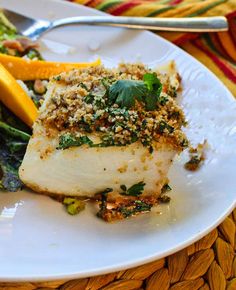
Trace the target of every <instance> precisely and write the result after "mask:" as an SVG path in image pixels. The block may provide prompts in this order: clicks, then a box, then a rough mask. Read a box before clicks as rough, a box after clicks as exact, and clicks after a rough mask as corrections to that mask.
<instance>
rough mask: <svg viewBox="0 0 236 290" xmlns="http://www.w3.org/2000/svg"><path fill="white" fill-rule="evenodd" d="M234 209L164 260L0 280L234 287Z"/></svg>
mask: <svg viewBox="0 0 236 290" xmlns="http://www.w3.org/2000/svg"><path fill="white" fill-rule="evenodd" d="M235 230H236V209H235V210H234V211H233V212H232V214H231V215H230V216H229V217H227V218H226V219H225V220H224V222H223V223H222V224H221V225H220V226H219V227H218V228H217V229H214V230H213V231H212V232H210V233H209V234H208V235H206V236H205V237H204V238H202V239H201V240H199V241H198V242H196V243H195V244H193V245H191V246H189V247H188V248H186V249H184V250H182V251H180V252H178V253H176V254H173V255H171V256H169V257H166V258H165V259H160V260H157V261H155V262H152V263H149V264H146V265H143V266H139V267H136V268H133V269H129V270H125V271H120V272H116V273H111V274H107V275H102V276H97V277H91V278H85V279H78V280H71V281H62V280H61V281H53V282H40V283H30V282H28V283H0V289H4V290H11V289H19V290H33V289H37V290H50V289H60V290H141V289H146V290H168V289H171V290H198V289H199V290H208V289H211V290H224V289H227V290H235V289H236V255H235V250H236V243H235V234H236V231H235Z"/></svg>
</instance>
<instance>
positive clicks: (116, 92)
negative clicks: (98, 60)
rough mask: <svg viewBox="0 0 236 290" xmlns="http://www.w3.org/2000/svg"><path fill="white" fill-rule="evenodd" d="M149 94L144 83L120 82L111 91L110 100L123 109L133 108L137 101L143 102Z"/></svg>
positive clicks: (112, 86)
mask: <svg viewBox="0 0 236 290" xmlns="http://www.w3.org/2000/svg"><path fill="white" fill-rule="evenodd" d="M146 93H147V87H146V85H145V83H144V82H143V81H134V80H118V81H116V82H115V83H114V84H112V85H111V87H110V89H109V100H110V102H111V103H116V104H118V105H119V106H121V107H122V108H124V107H126V108H127V109H128V108H131V107H132V106H134V104H135V99H137V100H138V101H142V99H143V96H145V95H146Z"/></svg>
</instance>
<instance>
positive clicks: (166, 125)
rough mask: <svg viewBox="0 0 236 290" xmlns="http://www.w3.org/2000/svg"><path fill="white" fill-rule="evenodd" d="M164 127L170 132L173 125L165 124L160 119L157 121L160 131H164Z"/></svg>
mask: <svg viewBox="0 0 236 290" xmlns="http://www.w3.org/2000/svg"><path fill="white" fill-rule="evenodd" d="M165 129H166V130H167V131H168V132H169V133H172V132H173V131H174V127H172V126H170V125H169V124H167V123H166V122H165V121H160V123H159V131H160V132H161V133H164V131H165Z"/></svg>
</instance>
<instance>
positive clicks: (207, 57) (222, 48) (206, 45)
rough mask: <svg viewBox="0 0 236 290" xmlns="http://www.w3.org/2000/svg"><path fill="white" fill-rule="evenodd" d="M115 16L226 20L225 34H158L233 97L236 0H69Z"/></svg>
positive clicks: (235, 52) (235, 72)
mask: <svg viewBox="0 0 236 290" xmlns="http://www.w3.org/2000/svg"><path fill="white" fill-rule="evenodd" d="M70 1H71V2H74V3H79V4H83V5H86V6H89V7H92V8H95V9H99V10H101V11H104V12H107V13H110V14H112V15H116V16H118V15H119V16H120V15H122V16H147V17H150V16H152V17H172V16H173V17H194V16H216V15H217V16H219V15H224V16H226V17H227V19H228V21H229V25H230V29H229V31H228V32H218V33H202V34H197V33H175V32H160V33H158V34H159V35H161V36H163V37H165V38H166V39H168V40H170V41H172V42H173V43H175V44H176V45H178V46H180V47H181V48H183V49H184V50H186V51H187V52H188V53H190V54H191V55H193V56H194V57H196V58H197V59H198V60H199V61H201V62H202V63H203V64H204V65H205V66H207V67H208V68H209V69H210V70H212V71H213V72H214V73H215V74H216V75H217V76H218V78H219V79H221V81H222V82H223V83H224V84H225V85H226V86H227V87H228V88H229V89H230V90H231V92H232V93H233V94H234V96H236V0H159V1H153V0H70Z"/></svg>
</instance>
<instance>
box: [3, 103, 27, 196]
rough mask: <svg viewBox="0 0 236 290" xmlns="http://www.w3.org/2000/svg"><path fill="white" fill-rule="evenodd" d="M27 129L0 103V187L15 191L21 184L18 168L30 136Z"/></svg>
mask: <svg viewBox="0 0 236 290" xmlns="http://www.w3.org/2000/svg"><path fill="white" fill-rule="evenodd" d="M29 133H30V131H29V129H28V128H27V127H26V126H25V125H24V124H23V123H22V122H21V121H20V120H19V119H18V118H17V117H15V116H14V115H13V114H12V113H11V112H10V111H9V110H8V109H7V108H6V107H5V106H4V105H3V104H2V103H0V189H2V190H7V191H17V190H19V189H21V188H22V186H23V184H22V182H21V181H20V179H19V176H18V168H19V166H20V164H21V162H22V159H23V157H24V154H25V151H26V147H27V144H28V141H29V138H30V135H29Z"/></svg>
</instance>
